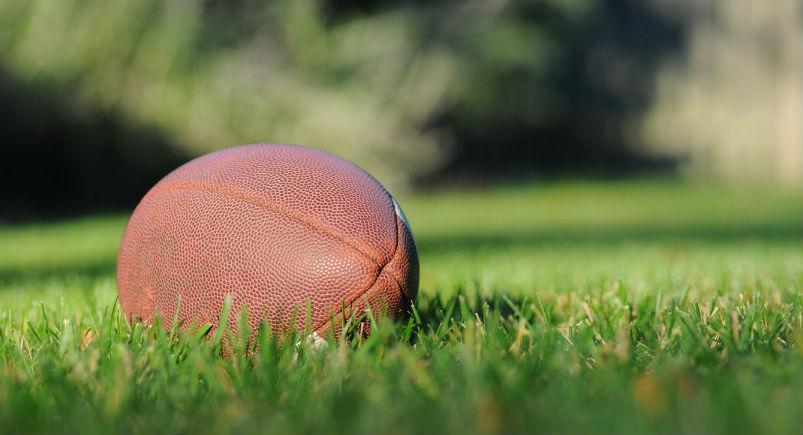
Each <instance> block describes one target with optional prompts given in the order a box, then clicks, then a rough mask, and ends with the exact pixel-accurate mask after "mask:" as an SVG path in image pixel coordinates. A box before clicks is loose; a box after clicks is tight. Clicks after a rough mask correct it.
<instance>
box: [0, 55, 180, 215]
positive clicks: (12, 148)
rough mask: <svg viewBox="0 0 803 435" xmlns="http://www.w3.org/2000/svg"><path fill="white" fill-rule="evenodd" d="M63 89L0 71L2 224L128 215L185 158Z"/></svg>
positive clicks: (156, 135) (145, 130)
mask: <svg viewBox="0 0 803 435" xmlns="http://www.w3.org/2000/svg"><path fill="white" fill-rule="evenodd" d="M69 88H70V87H69V86H58V87H56V86H44V85H43V84H42V83H37V84H33V83H31V82H27V81H22V80H19V79H17V78H15V77H14V76H13V75H11V74H10V73H9V72H8V71H6V70H4V69H2V68H0V107H2V108H3V109H2V112H3V116H1V117H0V137H2V138H3V146H2V158H0V202H2V204H3V207H2V208H0V220H2V221H9V220H12V221H14V220H23V219H26V218H30V217H36V218H61V217H64V216H71V215H79V214H85V213H89V212H98V211H118V210H129V209H131V208H133V207H134V206H135V205H136V203H137V201H138V200H139V199H140V198H141V197H142V196H143V195H144V194H145V192H147V190H148V189H149V188H150V187H151V186H152V185H153V184H154V183H155V182H156V181H158V180H159V179H160V178H162V177H163V176H164V175H165V174H167V173H168V172H169V171H171V170H173V169H174V168H175V167H176V166H178V165H179V164H181V163H182V162H183V161H185V160H186V158H185V157H184V156H182V155H181V154H180V153H178V152H177V151H176V150H177V147H175V146H174V145H175V144H173V143H171V142H170V140H169V139H168V138H167V137H166V136H165V135H163V134H161V133H160V132H159V131H157V130H156V129H154V128H150V127H145V126H141V125H136V124H134V123H132V122H130V121H129V120H127V119H126V118H125V116H123V114H122V113H120V112H118V111H114V110H111V109H107V110H102V109H97V108H93V109H88V108H86V107H84V105H80V104H78V103H76V100H77V96H76V95H72V94H71V92H70V91H69V90H68V89H69Z"/></svg>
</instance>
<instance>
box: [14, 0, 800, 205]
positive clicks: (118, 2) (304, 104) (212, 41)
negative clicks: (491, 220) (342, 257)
mask: <svg viewBox="0 0 803 435" xmlns="http://www.w3.org/2000/svg"><path fill="white" fill-rule="evenodd" d="M802 16H803V6H801V2H800V1H798V0H771V1H766V2H755V1H750V0H705V1H700V0H476V1H472V0H465V1H450V0H438V1H433V0H430V1H415V0H351V1H338V2H335V1H331V0H329V1H325V0H278V1H270V2H264V1H257V0H227V1H222V0H171V1H160V0H0V113H2V116H0V135H2V138H3V142H2V147H3V153H2V158H0V200H2V204H3V207H2V208H0V219H3V220H20V219H23V220H24V219H29V218H36V219H39V218H44V217H50V216H63V215H78V214H84V213H89V212H97V211H126V210H130V209H131V208H132V207H133V206H134V205H135V204H136V202H137V201H138V199H139V198H140V197H141V196H142V195H143V194H144V192H145V191H146V190H147V189H148V187H149V186H150V185H152V184H153V183H154V182H155V181H157V180H158V179H159V178H161V177H162V176H163V175H164V174H165V173H166V172H168V171H169V170H171V169H172V168H174V167H175V166H177V165H178V164H180V163H181V162H183V161H186V160H188V159H190V158H192V157H194V156H197V155H199V154H202V153H206V152H209V151H212V150H215V149H219V148H223V147H228V146H233V145H237V144H242V143H253V142H285V143H301V144H308V145H312V146H316V147H319V148H323V149H326V150H329V151H332V152H335V153H337V154H339V155H342V156H344V157H346V158H348V159H351V160H353V161H355V162H357V163H358V164H360V165H362V166H363V167H365V168H366V169H368V170H369V171H370V172H371V173H373V174H375V175H376V176H377V178H379V179H380V180H381V181H382V182H384V183H385V184H387V185H389V186H391V188H392V190H394V191H397V192H404V191H408V192H409V191H416V190H422V189H423V190H427V189H432V188H436V187H438V186H442V185H458V186H477V185H484V184H495V183H499V182H502V183H517V182H521V181H527V182H529V181H531V180H536V181H537V180H552V179H556V178H565V177H570V178H577V177H583V178H594V179H597V178H602V179H610V178H623V177H644V176H650V175H653V174H660V175H663V176H671V177H677V178H681V179H687V180H695V181H706V182H711V181H714V182H716V183H718V184H721V185H734V186H743V185H745V184H749V185H761V186H769V187H770V188H773V186H776V187H779V188H782V189H788V188H792V189H795V188H799V187H801V186H803V108H802V103H801V101H803V73H802V72H801V71H803V55H802V51H801V49H800V47H801V41H803V26H801V22H802V21H803V20H802V18H801V17H802Z"/></svg>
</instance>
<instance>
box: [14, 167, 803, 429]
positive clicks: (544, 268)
mask: <svg viewBox="0 0 803 435" xmlns="http://www.w3.org/2000/svg"><path fill="white" fill-rule="evenodd" d="M401 202H402V204H403V206H405V208H406V211H407V212H408V215H409V217H410V220H411V222H412V224H413V230H414V232H415V234H416V238H417V241H418V243H419V247H420V251H421V263H422V284H421V294H420V296H419V299H418V303H417V306H416V309H417V313H416V316H415V317H414V318H413V320H411V321H410V322H409V323H406V324H396V325H389V324H382V325H380V327H378V328H377V329H376V332H375V333H374V334H373V335H371V337H369V338H368V339H366V340H363V341H353V342H339V343H336V342H330V344H329V345H328V346H327V347H326V348H325V349H323V350H321V349H317V350H316V349H314V348H312V347H310V346H308V345H307V344H305V343H304V342H303V341H301V344H299V345H295V344H294V343H295V342H296V341H297V340H285V341H284V342H283V343H284V344H277V342H276V340H275V338H273V337H271V336H270V335H269V334H267V333H266V332H265V331H262V332H261V333H260V335H259V336H258V338H257V340H256V341H257V342H259V343H261V345H260V346H259V347H258V350H257V351H256V352H255V353H254V354H253V356H252V357H250V358H245V357H236V356H235V357H233V358H231V359H230V360H225V359H223V358H221V357H220V356H219V340H217V339H215V338H213V339H211V340H204V339H201V338H198V337H197V336H193V335H188V334H171V333H170V332H165V331H163V330H162V329H161V328H153V329H147V328H143V327H142V326H135V327H134V328H131V327H129V326H128V325H127V324H126V322H125V321H124V319H123V318H122V317H121V316H120V314H119V312H118V311H117V308H116V305H115V287H114V276H113V273H114V255H115V252H116V247H117V243H118V241H119V236H120V234H121V232H122V226H123V225H124V223H125V217H120V216H110V217H92V218H84V219H79V220H74V221H70V222H64V223H42V224H31V225H27V226H15V227H6V228H1V229H0V247H2V249H0V433H14V434H17V433H91V434H94V433H98V434H106V433H153V432H158V433H218V432H231V433H287V432H347V433H377V432H379V433H399V434H405V433H466V432H468V433H514V432H528V433H530V432H543V433H625V434H631V433H632V434H644V433H671V434H675V433H745V434H753V433H795V434H797V433H800V427H803V393H801V392H803V349H801V348H800V347H799V345H798V343H800V341H801V340H803V297H802V296H801V282H803V244H801V241H803V195H801V194H799V193H794V192H779V191H764V190H750V191H745V190H729V189H724V188H718V187H714V186H690V185H685V184H681V183H678V182H674V181H665V180H647V181H640V182H608V183H592V182H562V183H553V184H545V185H527V186H514V187H502V188H496V189H485V190H481V191H460V190H455V191H443V192H436V193H429V194H424V195H418V196H414V197H409V198H402V201H401ZM236 345H237V344H235V346H236Z"/></svg>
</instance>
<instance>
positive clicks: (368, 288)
mask: <svg viewBox="0 0 803 435" xmlns="http://www.w3.org/2000/svg"><path fill="white" fill-rule="evenodd" d="M394 217H395V219H393V222H394V223H395V227H394V232H393V233H394V234H395V237H396V243H395V244H394V245H393V253H392V254H391V255H390V256H389V257H388V261H387V262H386V263H385V264H384V265H382V267H381V268H380V269H379V271H378V272H377V274H376V276H375V277H374V280H373V281H372V282H371V284H370V285H367V286H366V287H365V288H364V289H363V290H360V291H358V292H357V293H356V294H355V295H354V297H352V298H351V300H350V301H349V302H348V303H346V302H343V307H351V306H352V305H354V303H355V302H357V301H358V300H360V299H361V298H363V297H365V296H366V295H368V294H369V293H370V292H371V290H372V289H373V288H374V286H375V285H376V283H377V282H379V278H380V277H381V276H382V274H383V273H385V272H387V273H388V275H390V277H391V278H392V279H393V282H394V284H396V287H398V289H399V292H400V293H402V294H405V293H404V291H403V290H402V287H401V285H400V284H399V280H398V279H397V278H396V276H395V274H393V273H392V272H390V271H389V270H387V267H388V265H389V264H390V263H392V262H393V260H394V259H395V258H396V254H398V253H399V244H401V238H400V237H399V218H398V216H396V215H395V212H394ZM405 296H407V295H406V294H405ZM357 309H360V307H358V308H357ZM338 315H342V316H343V317H344V318H345V316H346V313H344V312H343V310H340V311H338V312H336V313H333V314H332V315H331V316H329V318H328V319H324V320H323V322H321V324H320V325H318V326H316V327H313V328H312V330H313V332H315V333H319V332H322V330H326V328H325V327H326V326H327V324H328V323H329V322H330V320H331V319H332V318H333V317H336V316H338Z"/></svg>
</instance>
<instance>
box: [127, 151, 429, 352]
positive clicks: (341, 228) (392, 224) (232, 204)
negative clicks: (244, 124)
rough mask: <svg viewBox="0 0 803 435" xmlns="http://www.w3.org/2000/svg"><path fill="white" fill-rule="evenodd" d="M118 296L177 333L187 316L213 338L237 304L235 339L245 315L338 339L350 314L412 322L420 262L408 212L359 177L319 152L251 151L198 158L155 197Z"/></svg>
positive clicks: (141, 220)
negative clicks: (228, 306) (175, 325)
mask: <svg viewBox="0 0 803 435" xmlns="http://www.w3.org/2000/svg"><path fill="white" fill-rule="evenodd" d="M117 288H118V290H119V296H120V305H121V307H122V309H123V311H124V312H125V314H126V317H127V318H128V319H129V320H132V319H134V318H141V319H143V320H145V321H151V320H152V319H153V318H154V316H155V315H159V316H160V317H161V318H162V319H163V321H164V325H165V326H166V327H168V326H169V324H170V323H171V321H172V319H173V318H174V316H176V314H177V316H178V317H177V319H178V321H179V322H180V324H181V325H182V326H183V327H186V326H187V325H191V324H193V322H197V324H198V325H200V324H203V323H210V324H212V325H213V328H214V327H216V325H217V322H218V319H219V318H220V315H221V311H222V309H223V305H224V301H225V299H226V296H227V295H230V297H231V299H232V310H231V313H232V314H231V315H230V316H229V322H228V323H229V325H228V326H229V327H230V328H231V330H233V331H235V332H236V331H237V328H236V325H237V318H238V315H237V313H240V312H241V310H242V308H243V307H245V306H247V307H248V316H249V326H250V328H251V330H252V331H255V330H256V328H257V327H258V326H259V325H260V323H262V322H263V321H267V323H268V325H269V326H270V327H271V330H272V331H273V332H274V333H282V332H285V331H288V330H289V329H294V328H295V329H296V330H298V331H303V330H304V329H305V327H311V330H312V331H314V332H316V333H317V334H318V335H319V336H322V335H323V333H324V332H325V331H326V330H327V329H329V328H330V327H331V326H334V327H335V329H334V331H333V332H334V333H335V334H336V335H337V334H339V332H340V327H341V325H342V322H343V319H344V316H343V315H344V314H345V315H346V316H351V315H354V314H356V315H360V313H363V312H364V310H365V308H366V307H370V308H371V309H372V311H373V312H374V313H377V314H378V313H379V311H383V312H384V313H386V314H387V315H388V316H389V317H391V318H397V319H398V318H403V317H405V316H406V315H407V314H408V308H409V306H410V304H411V303H412V301H413V300H414V299H415V297H416V293H417V292H418V257H417V254H416V248H415V243H414V241H413V237H412V234H411V232H410V228H409V224H408V223H407V220H406V219H405V217H404V214H403V213H402V211H401V209H400V208H399V205H398V204H397V203H396V201H395V200H394V199H393V197H392V196H391V195H390V194H389V193H388V192H387V191H386V190H385V189H384V188H383V187H382V185H380V184H379V182H377V181H376V180H375V179H374V178H373V177H371V176H370V175H368V173H366V172H365V171H363V170H362V169H360V168H359V167H357V166H355V165H353V164H352V163H350V162H348V161H346V160H343V159H341V158H339V157H336V156H333V155H331V154H328V153H325V152H322V151H319V150H316V149H313V148H306V147H301V146H296V145H245V146H240V147H235V148H230V149H226V150H223V151H218V152H214V153H211V154H207V155H205V156H202V157H199V158H197V159H195V160H193V161H191V162H189V163H187V164H185V165H183V166H181V167H180V168H178V169H176V170H175V171H173V172H172V173H170V174H169V175H167V176H166V177H165V178H164V179H162V180H161V181H160V182H159V183H157V184H156V186H154V187H153V188H152V189H151V190H150V191H149V192H148V193H147V195H145V197H144V198H143V199H142V201H141V202H140V203H139V205H138V206H137V208H136V210H135V211H134V214H133V215H132V216H131V220H130V221H129V222H128V225H127V227H126V230H125V234H124V236H123V241H122V246H121V247H120V253H119V256H118V259H117ZM179 298H180V303H179ZM177 306H178V311H176V308H177ZM308 310H311V316H309V320H308V316H307V312H308ZM344 310H345V311H346V313H344ZM307 321H308V322H309V323H306V322H307Z"/></svg>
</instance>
